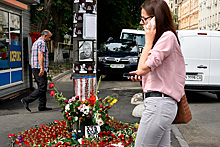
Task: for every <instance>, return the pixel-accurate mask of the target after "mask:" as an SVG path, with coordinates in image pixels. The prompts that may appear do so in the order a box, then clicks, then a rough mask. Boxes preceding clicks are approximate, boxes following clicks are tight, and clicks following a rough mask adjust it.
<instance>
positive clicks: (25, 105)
mask: <svg viewBox="0 0 220 147" xmlns="http://www.w3.org/2000/svg"><path fill="white" fill-rule="evenodd" d="M21 103H22V104H23V105H24V107H25V108H26V109H27V110H28V111H29V112H31V109H30V108H29V107H28V103H27V102H26V101H25V100H24V99H21Z"/></svg>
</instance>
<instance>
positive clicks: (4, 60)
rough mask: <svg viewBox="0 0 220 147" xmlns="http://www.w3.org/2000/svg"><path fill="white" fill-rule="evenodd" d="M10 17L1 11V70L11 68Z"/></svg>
mask: <svg viewBox="0 0 220 147" xmlns="http://www.w3.org/2000/svg"><path fill="white" fill-rule="evenodd" d="M8 16H9V14H8V13H7V12H4V11H1V10H0V70H2V69H8V68H9V38H8V35H7V34H8V30H9V27H8V18H9V17H8Z"/></svg>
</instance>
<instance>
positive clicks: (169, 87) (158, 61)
mask: <svg viewBox="0 0 220 147" xmlns="http://www.w3.org/2000/svg"><path fill="white" fill-rule="evenodd" d="M145 64H146V65H147V66H148V67H150V68H151V71H150V72H149V73H148V74H146V75H144V76H142V87H143V91H144V92H149V91H159V92H161V93H164V94H167V95H169V96H170V97H172V98H173V99H175V100H176V101H178V102H179V101H180V99H181V97H182V96H183V95H184V93H185V91H184V85H185V77H186V71H185V62H184V58H183V55H182V52H181V49H180V46H179V44H178V41H177V38H176V36H175V34H174V33H173V32H171V31H167V32H164V33H163V34H162V36H161V37H160V38H159V39H158V41H157V42H156V44H155V45H154V47H153V49H152V50H150V51H149V56H148V58H147V61H146V62H145Z"/></svg>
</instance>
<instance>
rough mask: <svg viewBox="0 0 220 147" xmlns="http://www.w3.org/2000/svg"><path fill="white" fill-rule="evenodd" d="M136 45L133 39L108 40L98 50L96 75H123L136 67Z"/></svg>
mask: <svg viewBox="0 0 220 147" xmlns="http://www.w3.org/2000/svg"><path fill="white" fill-rule="evenodd" d="M137 64H138V45H137V43H136V41H134V40H126V39H119V40H109V41H106V42H105V43H104V44H103V46H102V48H101V50H100V51H98V66H97V72H98V73H97V75H98V77H99V76H100V75H112V74H114V75H116V74H119V75H123V73H126V72H130V71H133V70H136V69H137Z"/></svg>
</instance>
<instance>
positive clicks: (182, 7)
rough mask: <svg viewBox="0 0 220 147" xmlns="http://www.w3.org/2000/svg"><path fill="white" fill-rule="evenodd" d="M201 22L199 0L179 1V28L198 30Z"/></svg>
mask: <svg viewBox="0 0 220 147" xmlns="http://www.w3.org/2000/svg"><path fill="white" fill-rule="evenodd" d="M208 1H209V0H208ZM198 22H199V0H182V1H179V9H178V25H179V28H178V29H179V30H196V29H198Z"/></svg>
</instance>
